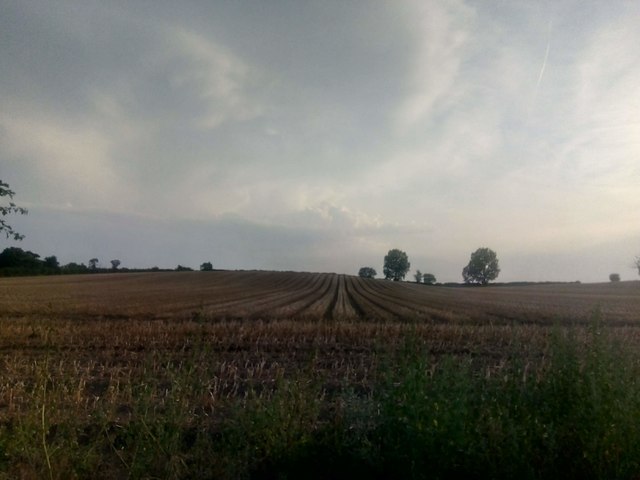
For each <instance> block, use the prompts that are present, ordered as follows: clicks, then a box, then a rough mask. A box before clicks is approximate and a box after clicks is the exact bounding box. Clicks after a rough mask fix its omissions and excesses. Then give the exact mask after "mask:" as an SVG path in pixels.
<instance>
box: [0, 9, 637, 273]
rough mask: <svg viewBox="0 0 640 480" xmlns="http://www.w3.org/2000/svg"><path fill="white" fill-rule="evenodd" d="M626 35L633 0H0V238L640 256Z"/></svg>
mask: <svg viewBox="0 0 640 480" xmlns="http://www.w3.org/2000/svg"><path fill="white" fill-rule="evenodd" d="M639 46H640V2H638V1H635V0H633V1H625V0H613V1H606V2H605V1H599V0H598V1H590V0H580V1H577V0H576V1H563V0H550V1H524V0H522V1H519V0H514V1H498V0H496V1H491V0H487V1H470V0H467V1H464V0H446V1H445V0H443V1H431V0H424V1H420V0H416V1H404V0H398V1H375V0H374V1H366V2H365V1H352V2H344V1H331V0H329V1H300V0H278V1H275V0H274V1H260V2H255V1H223V0H220V1H204V0H203V1H184V2H175V1H143V0H140V1H129V0H126V1H125V0H123V1H117V0H115V1H109V2H103V1H91V0H87V1H63V0H55V1H52V0H46V1H31V0H20V1H10V0H0V179H2V180H4V181H5V182H8V183H9V184H10V185H11V187H12V189H13V190H15V192H16V194H17V195H16V197H15V201H16V203H18V204H19V205H21V206H25V207H28V208H29V210H30V213H29V215H28V216H25V217H12V218H11V219H10V223H11V224H12V225H13V226H14V227H15V228H16V229H18V230H19V231H21V232H22V233H24V234H26V238H25V240H24V241H22V242H20V243H12V242H9V241H8V240H5V239H4V238H3V239H2V240H1V241H2V245H1V246H2V248H4V247H5V246H7V245H16V246H19V247H21V248H24V249H29V250H33V251H35V252H37V253H39V254H41V255H42V256H46V255H57V256H58V259H59V260H60V261H61V262H62V263H68V262H70V261H76V262H85V263H86V262H87V261H88V259H89V258H92V257H98V258H99V259H100V260H101V263H102V264H103V265H107V266H108V265H109V260H110V259H114V258H118V259H120V260H121V261H122V266H128V267H151V266H154V265H157V266H160V267H170V268H173V267H175V266H176V265H177V264H182V265H188V266H191V267H193V268H198V267H199V265H200V264H201V263H202V262H204V261H209V260H210V261H212V262H213V264H214V266H215V267H218V268H229V269H254V268H255V269H276V270H299V271H321V272H339V273H351V274H355V273H357V271H358V269H359V268H360V267H361V266H365V265H367V266H373V267H374V268H376V269H377V270H378V272H379V273H381V272H382V263H383V257H384V255H385V254H386V253H387V251H388V250H389V249H391V248H399V249H401V250H404V251H406V252H407V254H408V255H409V259H410V261H411V265H412V271H414V270H415V269H421V270H422V271H423V272H432V273H434V274H435V275H436V277H437V278H438V280H439V281H460V280H461V270H462V267H463V266H464V265H466V263H467V262H468V261H469V255H470V254H471V252H472V251H474V250H475V249H476V248H478V247H483V246H487V247H490V248H492V249H494V250H495V251H496V252H497V253H498V257H499V259H500V264H501V268H502V273H501V275H500V278H499V280H504V281H513V280H566V281H573V280H581V281H586V282H591V281H607V279H608V275H609V274H610V273H612V272H617V273H620V275H621V277H622V279H623V280H628V279H634V278H638V277H637V271H634V270H633V269H632V268H631V265H632V263H633V258H634V256H636V255H640V50H639Z"/></svg>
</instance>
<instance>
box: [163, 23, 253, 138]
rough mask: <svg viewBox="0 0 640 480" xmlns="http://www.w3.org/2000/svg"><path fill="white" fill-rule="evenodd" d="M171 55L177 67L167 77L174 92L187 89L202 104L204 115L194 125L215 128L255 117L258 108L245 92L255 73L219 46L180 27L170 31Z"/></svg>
mask: <svg viewBox="0 0 640 480" xmlns="http://www.w3.org/2000/svg"><path fill="white" fill-rule="evenodd" d="M170 36H171V38H172V40H171V41H170V43H171V44H173V45H174V46H175V50H174V52H173V55H175V59H176V60H177V61H178V64H179V65H180V67H181V68H180V69H179V70H178V69H175V70H174V71H173V72H172V73H171V75H170V81H171V84H172V85H174V86H175V87H176V88H178V89H190V90H192V91H193V92H194V93H195V94H196V95H197V97H198V98H199V99H200V101H201V102H202V104H203V105H204V110H205V111H204V113H203V114H202V115H201V116H200V117H199V118H198V119H197V122H196V125H197V126H198V127H200V128H204V129H212V128H216V127H217V126H219V125H220V124H222V123H223V122H225V121H243V120H248V119H251V118H255V117H257V116H258V115H260V113H261V112H262V108H261V106H260V105H259V104H258V103H257V102H255V101H254V100H253V99H251V98H250V97H249V96H248V95H247V93H246V89H247V86H248V84H249V81H250V80H251V81H252V82H253V83H254V84H256V83H258V81H259V79H258V78H257V77H258V74H257V72H256V71H255V70H252V69H251V68H250V67H249V66H247V65H246V64H245V63H244V62H242V61H241V60H240V59H239V58H237V57H236V56H235V55H233V54H232V53H231V52H229V51H228V50H226V49H225V48H224V47H222V46H221V45H219V44H217V43H215V42H213V41H212V40H210V39H208V38H206V37H205V36H203V35H200V34H198V33H196V32H194V31H190V30H187V29H185V28H184V27H175V28H173V29H171V32H170Z"/></svg>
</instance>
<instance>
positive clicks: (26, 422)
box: [0, 315, 640, 479]
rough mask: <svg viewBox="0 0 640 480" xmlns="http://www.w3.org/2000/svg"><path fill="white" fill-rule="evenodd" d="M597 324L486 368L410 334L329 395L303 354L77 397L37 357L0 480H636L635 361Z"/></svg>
mask: <svg viewBox="0 0 640 480" xmlns="http://www.w3.org/2000/svg"><path fill="white" fill-rule="evenodd" d="M601 323H602V322H601V320H600V317H599V316H598V315H595V317H594V319H593V322H592V324H591V326H590V327H589V328H588V329H586V330H585V329H583V328H567V327H560V326H558V327H557V328H555V329H554V330H553V331H552V332H551V333H550V335H549V339H548V341H547V342H546V344H545V346H544V348H542V350H539V351H537V354H536V355H532V354H531V352H530V351H527V354H523V353H522V349H519V348H518V347H516V346H515V345H514V346H513V347H512V348H511V350H507V351H504V352H503V355H502V356H501V357H500V358H497V359H493V360H487V359H486V358H485V359H483V360H481V359H478V358H476V357H475V356H474V355H473V352H470V353H468V354H464V355H444V356H443V355H441V354H440V353H439V352H434V351H432V350H430V348H429V346H428V345H425V343H424V342H422V341H421V340H420V339H419V338H418V337H417V336H409V337H408V338H407V340H406V341H405V342H404V345H403V346H402V347H400V348H394V349H391V350H386V351H385V350H383V349H382V348H381V351H380V352H379V354H378V356H377V357H376V361H375V365H373V364H372V365H371V371H370V372H369V373H368V376H367V380H366V382H364V383H362V382H361V381H360V380H358V381H357V382H354V381H353V380H352V379H347V378H346V377H345V379H344V381H343V383H342V384H341V385H337V386H336V385H331V388H329V386H328V384H327V379H326V378H324V377H323V375H322V374H320V373H318V370H317V369H316V368H315V367H314V363H313V358H311V359H310V360H309V361H308V363H307V366H306V367H305V368H303V369H301V370H297V371H295V372H288V371H287V369H286V368H281V369H276V370H275V371H276V372H277V373H276V377H275V378H273V379H272V380H273V381H266V380H265V377H264V370H262V368H263V367H262V366H261V367H259V368H258V367H256V369H255V371H253V373H252V375H254V376H253V377H251V376H248V377H246V378H244V383H242V382H239V383H237V384H236V386H235V387H233V388H232V389H231V390H230V389H229V388H227V387H224V388H223V386H219V384H218V383H216V382H217V381H216V379H215V378H212V377H211V375H212V372H213V370H211V369H207V368H208V367H207V366H206V364H207V362H209V363H211V362H213V357H214V356H215V352H213V351H209V350H208V349H207V345H206V344H205V343H204V342H205V340H206V339H204V340H203V344H202V345H197V344H193V345H190V346H191V349H190V350H186V349H185V350H184V351H181V352H180V356H179V357H177V358H173V359H172V358H171V354H167V356H166V357H165V356H163V354H162V352H156V351H152V352H150V353H149V354H148V355H147V356H146V357H142V358H141V362H140V364H139V367H140V372H138V373H139V375H138V376H135V377H132V378H131V379H130V380H129V381H128V382H127V380H126V379H127V375H124V374H122V372H120V373H121V374H120V376H115V377H113V379H112V380H111V381H109V382H106V383H105V384H104V385H99V384H95V385H92V386H91V388H90V390H91V392H92V397H91V401H89V399H88V398H86V396H84V395H81V394H80V393H79V389H82V390H83V391H85V390H86V389H87V386H86V385H84V384H83V381H82V379H81V378H80V379H79V378H77V377H74V376H73V375H70V374H69V372H68V371H67V370H64V372H65V373H62V372H63V366H64V365H63V361H62V360H58V359H57V358H56V357H55V355H56V353H55V352H52V354H51V357H49V356H47V359H46V362H40V363H39V362H38V361H33V363H32V364H31V365H30V366H29V368H31V370H32V371H33V372H34V375H35V376H34V377H33V378H34V381H33V382H32V383H29V384H25V385H23V386H22V387H21V389H15V390H16V392H17V393H16V395H17V396H20V398H19V399H17V400H16V404H19V405H23V406H26V407H25V410H24V411H23V412H22V414H20V415H18V414H15V415H9V416H6V415H5V416H3V417H2V419H3V420H2V422H0V478H300V477H304V478H354V477H366V478H415V479H420V478H442V479H444V478H451V477H454V476H455V477H460V476H461V475H464V476H466V477H471V478H513V477H516V476H517V477H519V478H523V479H537V478H558V477H564V478H569V479H570V478H622V479H624V478H635V477H637V476H638V474H640V428H638V425H640V381H639V380H638V379H639V378H640V377H639V374H640V356H639V355H638V354H637V353H636V352H635V351H634V350H632V349H631V348H627V347H626V346H625V345H624V344H623V342H621V341H619V340H617V339H616V338H614V336H612V335H609V332H608V331H607V329H605V328H603V327H602V324H601ZM194 342H195V340H194ZM56 362H57V363H56ZM25 368H26V367H25ZM114 368H115V367H114ZM216 368H218V367H216ZM222 368H228V367H225V366H224V365H223V366H222V367H219V368H218V370H220V369H222ZM265 368H266V367H265ZM56 369H58V370H59V371H58V370H56ZM218 370H216V371H218ZM78 371H79V370H78ZM227 373H228V372H227ZM3 375H4V378H3V381H2V384H3V385H6V384H8V382H9V379H8V378H6V369H5V371H4V373H3ZM128 375H130V374H128ZM116 378H117V381H116ZM13 381H17V380H16V379H13ZM216 392H218V393H216ZM224 392H227V393H224ZM229 392H231V394H229ZM214 397H215V398H214ZM16 408H17V407H16Z"/></svg>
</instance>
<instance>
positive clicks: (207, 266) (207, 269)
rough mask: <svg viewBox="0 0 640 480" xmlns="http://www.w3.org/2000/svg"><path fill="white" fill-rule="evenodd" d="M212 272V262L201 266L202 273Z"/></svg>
mask: <svg viewBox="0 0 640 480" xmlns="http://www.w3.org/2000/svg"><path fill="white" fill-rule="evenodd" d="M212 270H213V264H212V263H211V262H204V263H203V264H202V265H200V271H201V272H210V271H212Z"/></svg>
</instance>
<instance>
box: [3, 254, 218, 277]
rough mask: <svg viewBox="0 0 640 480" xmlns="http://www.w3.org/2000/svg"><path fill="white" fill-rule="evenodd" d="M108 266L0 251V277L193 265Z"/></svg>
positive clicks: (203, 267)
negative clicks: (63, 262)
mask: <svg viewBox="0 0 640 480" xmlns="http://www.w3.org/2000/svg"><path fill="white" fill-rule="evenodd" d="M109 263H110V264H111V266H110V267H108V268H106V267H101V266H100V260H99V259H98V258H91V259H89V261H88V262H87V263H86V264H85V263H76V262H70V263H67V264H66V265H60V262H58V259H57V257H56V256H55V255H51V256H49V257H44V258H41V257H40V255H38V254H37V253H34V252H31V251H28V250H23V249H21V248H18V247H7V248H5V249H4V250H3V251H2V252H0V277H17V276H28V275H75V274H82V273H116V272H117V273H125V272H171V271H177V272H192V271H193V268H191V267H185V266H184V265H178V266H177V267H176V268H159V267H152V268H124V267H121V265H122V262H121V261H120V260H118V259H113V260H110V261H109ZM200 270H202V271H212V270H213V264H212V263H211V262H205V263H203V264H202V265H201V266H200Z"/></svg>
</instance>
